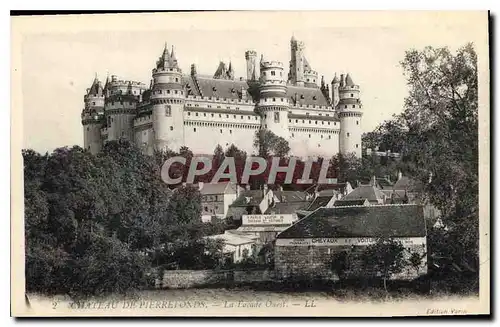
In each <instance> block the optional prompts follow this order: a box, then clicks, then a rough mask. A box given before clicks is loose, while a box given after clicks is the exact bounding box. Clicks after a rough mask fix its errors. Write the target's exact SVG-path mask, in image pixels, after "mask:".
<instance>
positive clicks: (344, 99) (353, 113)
mask: <svg viewBox="0 0 500 327" xmlns="http://www.w3.org/2000/svg"><path fill="white" fill-rule="evenodd" d="M337 109H338V115H339V118H340V153H343V154H347V153H355V154H356V157H358V158H361V135H362V130H361V117H362V116H363V113H362V111H361V109H362V104H361V100H360V97H359V85H356V84H354V82H353V80H352V78H351V76H349V74H347V75H346V76H345V79H344V76H343V75H341V78H340V86H339V103H338V106H337Z"/></svg>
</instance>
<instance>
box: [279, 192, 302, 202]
mask: <svg viewBox="0 0 500 327" xmlns="http://www.w3.org/2000/svg"><path fill="white" fill-rule="evenodd" d="M273 193H274V196H275V197H276V198H278V200H279V201H281V202H304V201H306V197H307V193H305V192H300V191H280V190H277V191H273Z"/></svg>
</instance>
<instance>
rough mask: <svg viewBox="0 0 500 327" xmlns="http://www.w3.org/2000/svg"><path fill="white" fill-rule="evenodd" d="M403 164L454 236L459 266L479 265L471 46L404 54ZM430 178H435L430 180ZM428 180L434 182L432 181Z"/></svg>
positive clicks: (474, 80)
mask: <svg viewBox="0 0 500 327" xmlns="http://www.w3.org/2000/svg"><path fill="white" fill-rule="evenodd" d="M401 64H402V67H403V69H404V71H405V75H406V76H407V79H408V86H409V88H410V93H409V96H408V97H407V99H406V101H405V110H404V112H403V114H402V119H403V121H404V125H405V128H406V130H407V133H406V143H405V149H404V158H403V160H404V161H405V163H406V164H407V165H408V169H409V171H410V173H411V174H412V175H413V176H414V177H416V178H417V179H419V180H420V181H421V182H423V183H424V185H425V186H426V189H425V191H426V195H427V196H428V198H429V199H430V201H431V202H432V203H433V204H434V205H435V206H436V207H437V208H438V209H439V210H440V211H441V213H442V220H443V222H444V224H445V225H446V226H447V227H448V230H449V233H450V234H451V235H456V236H457V239H458V240H459V242H458V243H457V242H455V243H454V246H455V247H456V251H454V252H455V253H454V255H455V257H454V260H455V262H457V263H459V262H463V261H466V262H468V263H469V264H475V265H476V267H477V265H478V241H479V235H478V229H479V222H478V219H479V215H478V206H479V202H478V196H479V192H478V185H479V181H478V161H479V157H478V155H479V152H478V138H477V136H478V101H477V100H478V98H477V97H478V93H477V92H478V89H477V56H476V53H475V50H474V47H473V45H472V44H468V45H466V46H464V47H462V48H460V49H459V50H458V51H457V52H456V54H455V55H453V54H452V53H451V52H450V51H449V49H447V48H438V49H436V48H431V47H427V48H425V49H424V50H423V51H417V50H410V51H407V52H406V55H405V58H404V60H403V61H402V63H401ZM430 176H432V177H431V178H429V177H430ZM429 179H430V182H429Z"/></svg>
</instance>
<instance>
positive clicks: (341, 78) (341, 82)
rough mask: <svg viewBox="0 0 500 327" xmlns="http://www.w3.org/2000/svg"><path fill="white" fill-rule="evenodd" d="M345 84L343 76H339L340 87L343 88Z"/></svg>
mask: <svg viewBox="0 0 500 327" xmlns="http://www.w3.org/2000/svg"><path fill="white" fill-rule="evenodd" d="M344 84H345V79H344V74H340V86H341V87H343V86H344Z"/></svg>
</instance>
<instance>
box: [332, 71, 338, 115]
mask: <svg viewBox="0 0 500 327" xmlns="http://www.w3.org/2000/svg"><path fill="white" fill-rule="evenodd" d="M339 87H340V80H339V78H338V77H337V73H335V76H334V77H333V80H332V107H333V109H336V108H337V105H338V104H339Z"/></svg>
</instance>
